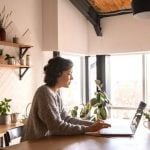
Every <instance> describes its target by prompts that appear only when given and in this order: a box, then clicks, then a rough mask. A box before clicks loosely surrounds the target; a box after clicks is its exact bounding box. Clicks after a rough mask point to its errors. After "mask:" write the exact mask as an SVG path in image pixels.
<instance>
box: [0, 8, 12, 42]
mask: <svg viewBox="0 0 150 150" xmlns="http://www.w3.org/2000/svg"><path fill="white" fill-rule="evenodd" d="M11 14H12V11H11V12H10V13H6V9H5V6H4V7H3V9H2V11H1V12H0V41H5V40H6V31H5V30H6V29H7V28H8V27H9V26H10V25H11V24H12V21H9V18H10V16H11Z"/></svg>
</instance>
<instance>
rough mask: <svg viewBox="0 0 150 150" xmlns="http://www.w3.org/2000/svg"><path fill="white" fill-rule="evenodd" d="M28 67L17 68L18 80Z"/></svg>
mask: <svg viewBox="0 0 150 150" xmlns="http://www.w3.org/2000/svg"><path fill="white" fill-rule="evenodd" d="M28 69H29V67H20V68H19V79H20V80H21V79H22V78H23V76H24V75H25V73H26V72H27V70H28Z"/></svg>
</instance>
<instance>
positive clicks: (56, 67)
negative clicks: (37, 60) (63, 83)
mask: <svg viewBox="0 0 150 150" xmlns="http://www.w3.org/2000/svg"><path fill="white" fill-rule="evenodd" d="M72 67H73V62H72V61H71V60H69V59H64V58H62V57H55V58H52V59H50V60H49V61H48V64H47V65H46V66H45V67H44V73H45V78H44V82H45V83H46V84H47V85H48V86H49V87H53V86H55V85H56V83H57V79H58V78H59V77H60V76H61V75H62V73H63V71H67V70H69V69H71V68H72Z"/></svg>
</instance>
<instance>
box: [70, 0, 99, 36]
mask: <svg viewBox="0 0 150 150" xmlns="http://www.w3.org/2000/svg"><path fill="white" fill-rule="evenodd" d="M70 1H71V2H72V3H73V4H74V6H76V7H77V9H78V10H79V11H80V12H81V13H82V14H83V15H84V16H85V17H86V18H87V19H88V20H89V21H90V22H91V23H92V25H93V26H94V29H95V31H96V34H97V36H102V33H101V27H100V17H99V14H98V13H97V12H96V11H95V10H94V8H93V7H92V6H91V5H90V3H89V2H88V1H87V0H70Z"/></svg>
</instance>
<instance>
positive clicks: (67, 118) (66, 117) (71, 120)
mask: <svg viewBox="0 0 150 150" xmlns="http://www.w3.org/2000/svg"><path fill="white" fill-rule="evenodd" d="M58 97H59V95H58ZM59 100H60V105H61V106H60V107H61V118H62V120H64V121H66V122H68V123H71V124H74V125H85V126H90V125H92V124H93V121H89V120H81V119H78V118H73V117H71V116H69V115H68V114H67V112H66V111H65V109H64V107H63V102H62V99H61V97H59Z"/></svg>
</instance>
